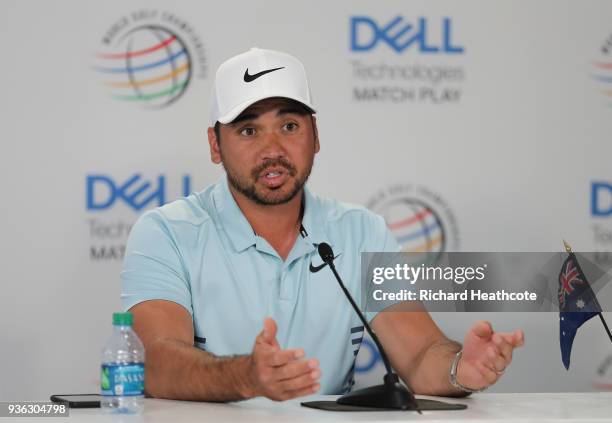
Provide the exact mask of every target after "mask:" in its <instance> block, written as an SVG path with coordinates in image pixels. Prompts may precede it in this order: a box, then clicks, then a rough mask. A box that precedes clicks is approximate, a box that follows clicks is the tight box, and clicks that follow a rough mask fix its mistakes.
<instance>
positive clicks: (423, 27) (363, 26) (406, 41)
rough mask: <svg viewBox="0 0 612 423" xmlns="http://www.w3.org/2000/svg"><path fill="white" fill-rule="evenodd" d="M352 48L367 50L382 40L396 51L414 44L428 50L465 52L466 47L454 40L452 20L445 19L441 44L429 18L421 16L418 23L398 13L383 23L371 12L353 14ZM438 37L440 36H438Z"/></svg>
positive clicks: (443, 20) (428, 51)
mask: <svg viewBox="0 0 612 423" xmlns="http://www.w3.org/2000/svg"><path fill="white" fill-rule="evenodd" d="M350 31H351V34H350V36H351V50H352V51H356V52H364V51H369V50H372V49H373V48H374V47H376V45H377V44H378V42H379V41H381V42H383V43H385V44H387V46H389V47H390V48H391V49H393V50H394V51H395V52H396V53H402V52H404V51H405V50H406V49H408V48H410V47H411V46H415V48H416V49H417V50H418V51H419V52H421V53H428V54H462V53H463V52H464V48H463V47H462V46H460V45H457V44H455V43H454V42H453V40H452V21H451V19H450V18H444V19H442V26H441V34H440V35H441V37H440V38H439V39H440V41H439V43H438V44H435V43H434V42H432V41H430V39H431V38H434V37H430V35H431V32H432V31H429V30H428V21H427V19H426V18H423V17H421V18H419V19H418V20H417V21H416V23H410V22H406V21H404V18H402V17H401V16H396V17H395V18H393V19H391V20H390V21H389V22H387V23H385V24H383V25H379V24H378V23H377V22H376V21H375V20H374V19H372V18H370V17H367V16H353V17H351V22H350ZM436 38H437V37H436Z"/></svg>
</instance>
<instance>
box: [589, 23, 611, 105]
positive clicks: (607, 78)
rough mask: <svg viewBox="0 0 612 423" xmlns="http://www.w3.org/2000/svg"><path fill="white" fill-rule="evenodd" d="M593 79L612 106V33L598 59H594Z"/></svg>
mask: <svg viewBox="0 0 612 423" xmlns="http://www.w3.org/2000/svg"><path fill="white" fill-rule="evenodd" d="M591 79H593V80H594V81H595V82H596V84H597V90H598V91H599V92H600V93H601V95H602V96H603V97H604V98H605V99H606V101H607V103H608V106H609V107H612V34H610V36H609V37H608V38H607V39H606V40H605V41H604V43H603V45H602V47H601V50H600V56H599V59H598V60H595V61H593V63H592V69H591Z"/></svg>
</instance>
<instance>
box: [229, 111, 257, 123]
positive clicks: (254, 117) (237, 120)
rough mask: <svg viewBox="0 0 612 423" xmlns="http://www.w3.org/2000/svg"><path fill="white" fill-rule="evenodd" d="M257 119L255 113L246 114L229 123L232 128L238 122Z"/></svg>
mask: <svg viewBox="0 0 612 423" xmlns="http://www.w3.org/2000/svg"><path fill="white" fill-rule="evenodd" d="M258 117H259V115H258V114H255V113H248V114H244V115H240V116H238V117H237V118H236V119H234V120H233V121H231V122H230V125H232V126H234V125H237V124H239V123H240V122H243V121H245V120H254V119H257V118H258Z"/></svg>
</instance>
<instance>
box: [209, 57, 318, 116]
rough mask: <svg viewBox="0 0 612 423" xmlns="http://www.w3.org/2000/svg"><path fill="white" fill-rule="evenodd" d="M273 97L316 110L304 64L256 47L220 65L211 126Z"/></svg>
mask: <svg viewBox="0 0 612 423" xmlns="http://www.w3.org/2000/svg"><path fill="white" fill-rule="evenodd" d="M270 97H285V98H289V99H292V100H295V101H299V102H300V103H302V104H303V105H304V106H306V107H307V108H308V109H310V110H311V111H312V113H315V110H314V107H312V100H311V99H310V87H309V85H308V78H307V77H306V70H305V69H304V65H302V62H300V61H299V60H298V59H296V58H295V57H293V56H291V55H289V54H287V53H282V52H280V51H274V50H264V49H260V48H252V49H250V50H249V51H247V52H245V53H242V54H239V55H237V56H234V57H232V58H230V59H228V60H226V61H225V62H223V63H222V64H221V66H219V68H218V69H217V73H216V75H215V84H214V87H213V93H212V105H211V112H210V122H211V126H214V125H215V123H216V122H217V121H218V122H220V123H230V122H231V121H233V120H234V119H236V118H237V117H238V115H239V114H240V113H242V112H243V111H244V110H245V109H246V108H247V107H249V106H250V105H251V104H253V103H256V102H258V101H259V100H263V99H264V98H270Z"/></svg>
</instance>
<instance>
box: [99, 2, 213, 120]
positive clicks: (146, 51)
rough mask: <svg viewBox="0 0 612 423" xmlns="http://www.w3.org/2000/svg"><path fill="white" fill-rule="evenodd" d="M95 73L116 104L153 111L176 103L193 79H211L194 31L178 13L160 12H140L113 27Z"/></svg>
mask: <svg viewBox="0 0 612 423" xmlns="http://www.w3.org/2000/svg"><path fill="white" fill-rule="evenodd" d="M93 67H94V70H95V71H96V73H97V74H98V76H99V77H100V81H101V82H102V84H103V85H104V86H105V88H106V89H107V90H108V92H109V93H110V95H111V96H112V97H113V98H115V99H117V100H121V101H124V102H130V103H136V104H139V105H142V106H145V107H146V108H153V109H159V108H163V107H166V106H168V105H170V104H173V103H175V102H176V101H177V100H178V99H180V98H181V97H183V95H184V94H185V92H186V90H187V88H188V87H189V86H190V85H193V81H194V78H196V79H204V78H205V77H206V74H207V60H206V56H205V54H204V45H203V43H202V40H201V39H200V37H199V35H198V33H197V31H196V30H195V28H194V27H192V26H191V25H190V24H189V23H188V22H187V21H185V20H184V19H182V18H181V17H179V16H178V15H176V14H174V13H173V12H170V11H160V10H156V9H143V10H136V11H134V12H132V13H130V14H127V15H125V16H122V17H121V18H119V19H118V20H116V21H115V22H113V23H112V24H111V26H110V27H109V28H108V29H107V31H106V32H105V33H104V36H103V37H102V45H101V46H100V47H98V48H97V49H96V52H95V57H94V66H93Z"/></svg>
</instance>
